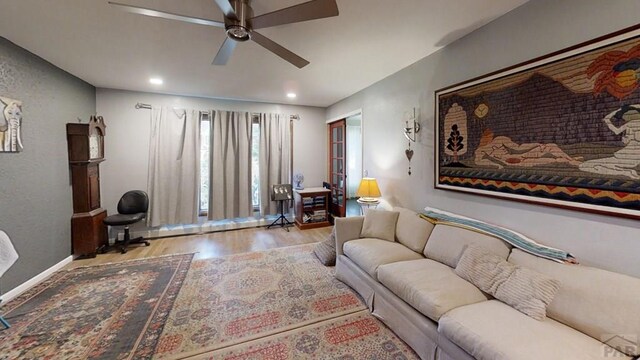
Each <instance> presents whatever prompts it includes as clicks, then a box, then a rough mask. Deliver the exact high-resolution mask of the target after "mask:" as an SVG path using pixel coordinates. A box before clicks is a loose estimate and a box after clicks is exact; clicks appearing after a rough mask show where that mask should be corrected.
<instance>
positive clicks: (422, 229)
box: [393, 207, 435, 253]
mask: <svg viewBox="0 0 640 360" xmlns="http://www.w3.org/2000/svg"><path fill="white" fill-rule="evenodd" d="M393 210H394V211H397V212H398V213H399V215H398V224H397V225H396V240H398V242H399V243H401V244H402V245H404V246H406V247H408V248H409V249H411V250H413V251H415V252H417V253H422V252H423V251H424V246H425V245H426V244H427V240H428V239H429V235H431V231H433V228H434V226H435V225H433V224H432V223H430V222H429V221H427V220H425V219H423V218H421V217H420V215H418V213H417V212H415V211H411V210H409V209H405V208H401V207H396V208H393Z"/></svg>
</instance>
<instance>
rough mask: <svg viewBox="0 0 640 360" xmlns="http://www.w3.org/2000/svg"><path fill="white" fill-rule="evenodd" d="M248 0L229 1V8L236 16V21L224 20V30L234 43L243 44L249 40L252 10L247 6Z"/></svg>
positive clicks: (231, 19) (226, 18)
mask: <svg viewBox="0 0 640 360" xmlns="http://www.w3.org/2000/svg"><path fill="white" fill-rule="evenodd" d="M249 1H250V0H231V1H229V2H230V3H231V6H232V7H233V10H234V11H235V13H236V15H237V16H238V18H237V19H233V18H228V17H226V16H225V18H224V28H225V30H226V31H227V36H228V37H229V38H231V39H233V40H235V41H240V42H244V41H247V40H249V39H251V20H250V19H251V18H252V17H253V9H252V8H251V5H250V4H249Z"/></svg>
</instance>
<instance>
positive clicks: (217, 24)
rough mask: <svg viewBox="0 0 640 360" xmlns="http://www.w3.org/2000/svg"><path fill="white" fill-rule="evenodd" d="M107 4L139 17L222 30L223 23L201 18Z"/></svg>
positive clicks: (113, 3) (115, 3) (110, 2)
mask: <svg viewBox="0 0 640 360" xmlns="http://www.w3.org/2000/svg"><path fill="white" fill-rule="evenodd" d="M109 4H111V5H113V6H116V7H118V8H120V9H122V10H124V11H127V12H130V13H133V14H140V15H145V16H151V17H157V18H162V19H170V20H178V21H184V22H188V23H192V24H199V25H207V26H215V27H220V28H224V23H223V22H220V21H215V20H209V19H202V18H197V17H193V16H186V15H180V14H175V13H170V12H166V11H160V10H154V9H149V8H143V7H139V6H132V5H127V4H120V3H117V2H112V1H109Z"/></svg>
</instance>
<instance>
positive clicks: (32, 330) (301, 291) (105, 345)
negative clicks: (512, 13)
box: [0, 245, 417, 360]
mask: <svg viewBox="0 0 640 360" xmlns="http://www.w3.org/2000/svg"><path fill="white" fill-rule="evenodd" d="M312 247H313V245H302V246H294V247H288V248H279V249H274V250H269V251H263V252H252V253H246V254H239V255H232V256H226V257H221V258H216V259H207V260H198V261H193V262H192V261H191V260H192V257H193V255H191V254H190V255H174V256H167V257H159V258H152V259H144V260H136V261H129V262H124V263H116V264H108V265H101V266H93V267H85V268H78V269H73V270H68V271H61V272H58V273H56V274H54V275H53V276H52V277H51V278H49V279H47V280H46V281H45V282H43V283H41V284H39V285H37V286H36V287H35V288H33V289H31V290H29V291H28V292H27V293H25V294H23V295H21V296H20V297H18V298H17V299H15V300H12V301H11V302H9V303H8V304H6V306H4V307H3V308H2V310H3V313H4V314H6V315H7V317H8V318H9V320H10V321H11V323H12V325H13V326H12V328H11V329H9V330H6V331H0V360H8V359H49V360H53V359H65V360H66V359H151V358H153V359H161V360H167V359H185V358H194V359H234V360H240V359H246V360H248V359H264V360H267V359H269V360H272V359H292V360H293V359H344V360H348V359H354V360H355V359H377V360H383V359H417V356H416V355H415V354H414V353H413V352H412V351H411V350H410V349H409V348H408V347H407V345H406V344H404V343H403V342H402V341H401V340H400V339H399V338H397V337H396V336H395V335H394V334H393V333H392V332H391V331H390V330H389V329H388V328H386V327H385V325H384V324H382V323H381V322H380V321H378V320H377V319H375V318H374V317H373V316H371V315H370V314H369V313H368V311H367V310H366V306H365V305H364V303H363V301H362V300H361V299H360V298H359V297H358V296H357V295H356V294H355V292H353V291H352V290H351V289H350V288H349V287H348V286H346V285H345V284H343V283H342V282H340V281H338V280H337V279H336V278H335V276H334V269H333V268H328V267H325V266H323V265H321V264H320V262H319V261H318V259H317V258H316V257H315V256H314V255H313V253H312Z"/></svg>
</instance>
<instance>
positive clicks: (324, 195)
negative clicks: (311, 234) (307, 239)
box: [293, 187, 331, 230]
mask: <svg viewBox="0 0 640 360" xmlns="http://www.w3.org/2000/svg"><path fill="white" fill-rule="evenodd" d="M330 194H331V190H329V189H325V188H323V187H313V188H306V189H302V190H294V191H293V195H294V196H293V197H294V202H295V211H296V218H295V224H296V226H297V227H298V228H299V229H300V230H305V229H313V228H319V227H325V226H330V225H331V224H330V223H329V195H330Z"/></svg>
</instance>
